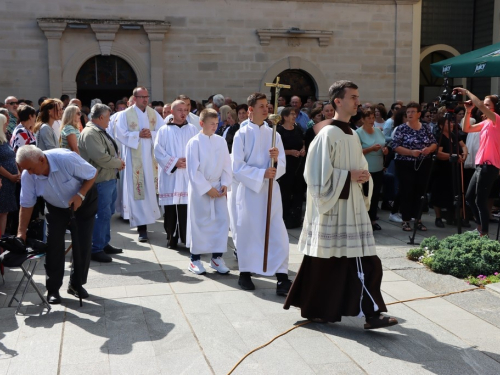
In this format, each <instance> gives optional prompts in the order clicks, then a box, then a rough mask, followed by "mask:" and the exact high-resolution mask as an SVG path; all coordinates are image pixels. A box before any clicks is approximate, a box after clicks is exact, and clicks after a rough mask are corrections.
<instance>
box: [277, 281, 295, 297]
mask: <svg viewBox="0 0 500 375" xmlns="http://www.w3.org/2000/svg"><path fill="white" fill-rule="evenodd" d="M291 287H292V281H291V280H290V279H287V280H285V281H278V285H277V286H276V294H277V295H278V296H286V295H287V294H288V292H289V291H290V288H291Z"/></svg>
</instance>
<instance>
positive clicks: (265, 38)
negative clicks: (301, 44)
mask: <svg viewBox="0 0 500 375" xmlns="http://www.w3.org/2000/svg"><path fill="white" fill-rule="evenodd" d="M257 35H258V36H259V39H260V45H261V46H268V45H269V43H270V42H271V38H290V39H291V40H289V44H290V45H297V43H298V40H299V39H304V38H306V39H318V43H319V46H320V47H327V46H329V45H330V42H331V39H332V35H333V31H321V30H300V29H294V28H291V29H259V30H257Z"/></svg>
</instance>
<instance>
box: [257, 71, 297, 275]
mask: <svg viewBox="0 0 500 375" xmlns="http://www.w3.org/2000/svg"><path fill="white" fill-rule="evenodd" d="M266 86H267V87H271V89H272V88H274V89H275V92H274V114H272V115H270V116H269V120H271V122H272V123H273V124H272V125H273V140H272V147H273V148H274V147H275V146H276V125H278V122H279V121H280V118H281V116H280V115H278V98H279V96H280V90H281V89H289V88H291V86H290V85H283V84H280V77H276V83H266ZM275 162H276V160H274V158H271V168H274V164H275ZM273 182H274V179H272V178H270V179H269V191H268V193H267V216H266V237H265V239H264V264H263V265H262V270H263V271H264V272H267V255H268V253H269V227H270V226H271V204H272V201H273Z"/></svg>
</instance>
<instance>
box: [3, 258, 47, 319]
mask: <svg viewBox="0 0 500 375" xmlns="http://www.w3.org/2000/svg"><path fill="white" fill-rule="evenodd" d="M8 255H11V256H10V257H9V256H5V257H4V258H3V261H2V263H3V264H4V265H5V266H6V267H9V268H18V267H19V268H21V270H22V271H23V277H22V279H21V281H19V284H18V285H17V288H16V291H15V292H14V295H13V296H12V298H11V300H10V302H9V307H11V305H12V303H13V302H14V300H15V301H16V302H17V308H16V312H15V313H16V315H17V313H18V312H19V309H20V308H21V305H22V302H23V300H24V296H25V295H26V291H27V290H28V286H29V285H30V284H31V285H32V286H33V288H34V289H35V291H36V293H37V294H38V296H39V297H40V299H41V300H42V306H46V307H47V312H49V311H50V310H51V306H50V305H49V302H48V301H47V299H46V298H45V296H44V295H43V293H42V292H41V291H40V289H39V288H38V286H37V285H36V284H35V281H34V280H33V276H34V275H35V271H36V267H37V265H38V262H39V261H40V260H41V259H43V257H45V254H36V255H22V256H19V255H18V254H8ZM26 262H28V265H27V266H25V264H26ZM23 282H26V284H25V285H24V287H23ZM21 289H22V294H21V296H20V298H19V296H18V293H21Z"/></svg>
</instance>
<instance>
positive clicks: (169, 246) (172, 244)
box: [167, 238, 179, 250]
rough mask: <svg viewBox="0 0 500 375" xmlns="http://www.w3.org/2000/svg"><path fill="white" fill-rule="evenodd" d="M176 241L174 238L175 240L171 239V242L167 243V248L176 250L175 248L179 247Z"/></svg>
mask: <svg viewBox="0 0 500 375" xmlns="http://www.w3.org/2000/svg"><path fill="white" fill-rule="evenodd" d="M178 241H179V240H178V239H177V238H176V239H173V240H170V241H168V242H167V248H169V249H172V250H175V249H177V246H178V245H179V243H178Z"/></svg>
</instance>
